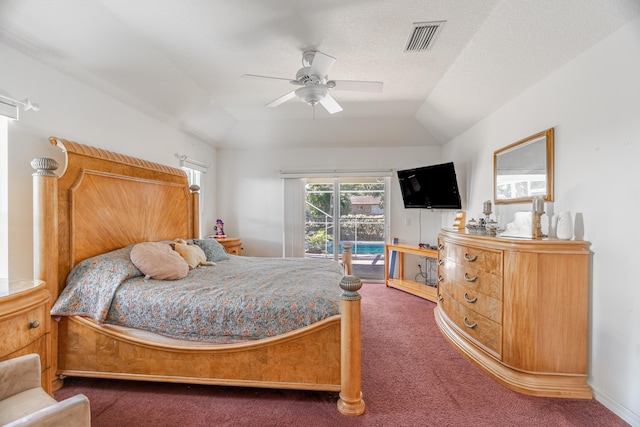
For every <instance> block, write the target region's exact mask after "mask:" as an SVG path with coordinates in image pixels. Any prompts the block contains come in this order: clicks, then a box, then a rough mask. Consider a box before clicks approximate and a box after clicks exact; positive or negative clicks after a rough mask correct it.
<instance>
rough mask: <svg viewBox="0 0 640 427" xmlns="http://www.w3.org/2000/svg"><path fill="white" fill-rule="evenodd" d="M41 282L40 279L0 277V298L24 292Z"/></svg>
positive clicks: (41, 283)
mask: <svg viewBox="0 0 640 427" xmlns="http://www.w3.org/2000/svg"><path fill="white" fill-rule="evenodd" d="M43 284H44V282H43V281H42V280H9V279H7V278H6V277H2V278H0V298H2V297H7V296H10V295H15V294H19V293H21V292H26V291H29V290H31V289H35V288H37V287H39V286H42V285H43Z"/></svg>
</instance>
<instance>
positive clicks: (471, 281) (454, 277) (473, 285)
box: [439, 259, 502, 301]
mask: <svg viewBox="0 0 640 427" xmlns="http://www.w3.org/2000/svg"><path fill="white" fill-rule="evenodd" d="M439 275H440V276H446V277H447V278H448V279H449V281H451V282H456V283H459V284H461V285H463V286H466V287H467V288H469V289H473V290H474V292H480V293H483V294H484V295H487V296H489V297H491V298H495V299H498V300H501V301H502V276H498V275H496V274H491V273H487V272H486V271H483V270H478V269H476V268H472V267H467V266H462V265H459V264H458V263H456V262H453V261H451V260H450V259H446V260H444V261H442V262H441V263H440V266H439Z"/></svg>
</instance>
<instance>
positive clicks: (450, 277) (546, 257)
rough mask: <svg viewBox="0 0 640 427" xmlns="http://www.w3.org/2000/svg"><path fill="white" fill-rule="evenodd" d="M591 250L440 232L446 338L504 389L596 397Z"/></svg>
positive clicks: (440, 311) (441, 318)
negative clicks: (590, 362)
mask: <svg viewBox="0 0 640 427" xmlns="http://www.w3.org/2000/svg"><path fill="white" fill-rule="evenodd" d="M589 260H590V251H589V244H588V243H587V242H582V241H566V240H548V239H544V240H521V239H508V238H499V237H490V236H482V235H471V234H465V233H462V232H452V231H443V232H442V233H441V234H440V236H439V238H438V277H439V283H438V306H437V307H436V309H435V317H436V321H437V323H438V326H439V328H440V330H441V331H442V333H443V334H444V336H445V337H446V338H447V339H448V340H449V341H450V342H451V343H452V344H453V345H454V347H456V348H457V349H458V350H459V351H460V352H461V353H462V354H463V355H465V356H466V357H467V358H469V359H470V360H471V361H472V362H474V363H475V364H476V365H477V366H479V367H480V368H481V369H482V370H484V371H485V372H486V373H487V374H488V375H490V376H491V377H493V378H494V379H495V380H497V381H499V382H500V383H501V384H503V385H505V386H506V387H508V388H510V389H512V390H515V391H518V392H521V393H525V394H529V395H534V396H549V397H570V398H587V399H588V398H591V397H592V394H591V389H590V388H589V386H588V384H587V333H588V330H587V313H588V285H589Z"/></svg>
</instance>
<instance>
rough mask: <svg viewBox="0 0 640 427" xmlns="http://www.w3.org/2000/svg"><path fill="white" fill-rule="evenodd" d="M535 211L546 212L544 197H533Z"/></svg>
mask: <svg viewBox="0 0 640 427" xmlns="http://www.w3.org/2000/svg"><path fill="white" fill-rule="evenodd" d="M533 211H534V212H536V213H539V212H544V199H543V198H542V197H534V198H533Z"/></svg>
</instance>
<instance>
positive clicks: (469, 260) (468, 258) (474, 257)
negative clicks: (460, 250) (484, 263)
mask: <svg viewBox="0 0 640 427" xmlns="http://www.w3.org/2000/svg"><path fill="white" fill-rule="evenodd" d="M477 259H478V255H475V256H469V254H464V260H465V261H467V262H474V261H475V260H477Z"/></svg>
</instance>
